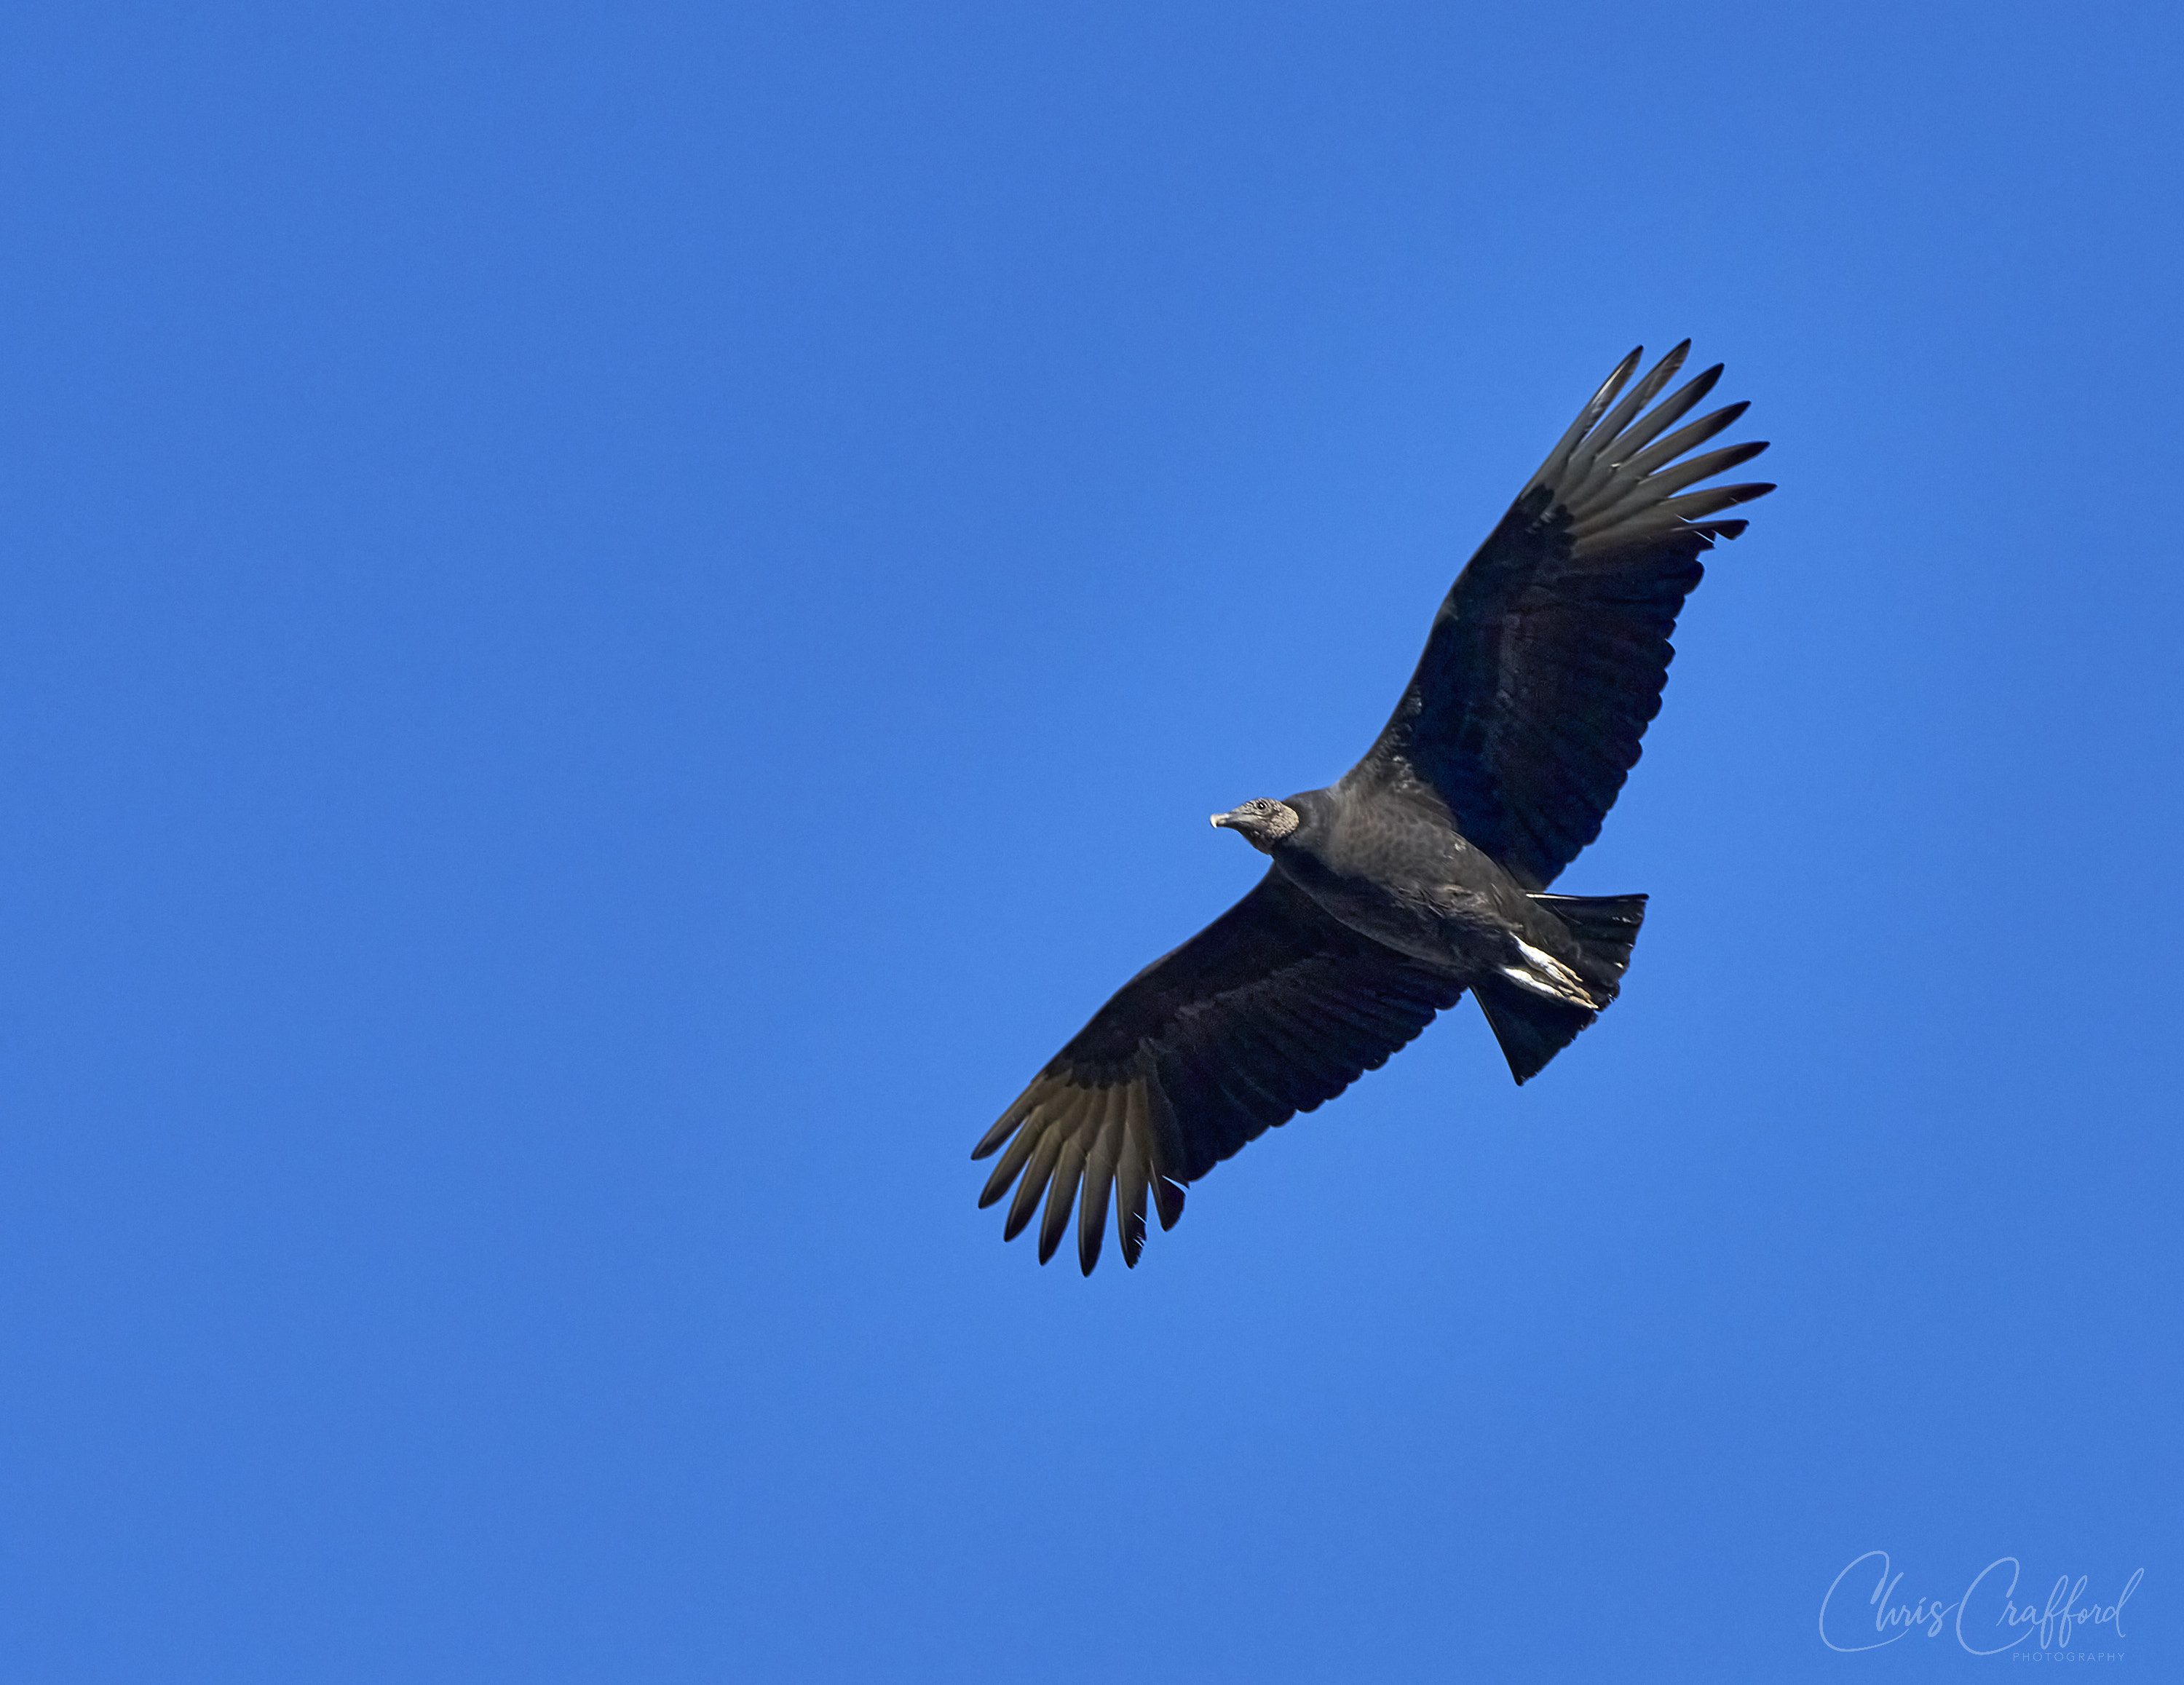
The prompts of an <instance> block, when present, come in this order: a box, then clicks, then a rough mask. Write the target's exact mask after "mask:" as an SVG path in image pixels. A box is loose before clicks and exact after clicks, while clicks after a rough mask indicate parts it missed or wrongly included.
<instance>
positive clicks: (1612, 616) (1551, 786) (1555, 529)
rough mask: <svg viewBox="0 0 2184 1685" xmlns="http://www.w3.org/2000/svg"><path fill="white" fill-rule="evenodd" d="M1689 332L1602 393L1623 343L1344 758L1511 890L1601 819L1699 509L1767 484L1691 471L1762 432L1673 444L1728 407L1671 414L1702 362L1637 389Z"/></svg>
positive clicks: (1529, 882)
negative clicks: (1501, 873) (1359, 746)
mask: <svg viewBox="0 0 2184 1685" xmlns="http://www.w3.org/2000/svg"><path fill="white" fill-rule="evenodd" d="M1690 343H1691V342H1689V341H1688V340H1686V341H1685V342H1684V343H1683V344H1682V345H1680V346H1678V347H1677V348H1675V349H1674V350H1673V351H1671V352H1670V353H1669V354H1668V355H1667V356H1666V357H1664V358H1663V359H1661V361H1660V362H1659V364H1657V365H1656V366H1655V367H1654V368H1653V370H1652V371H1651V372H1650V373H1648V374H1647V375H1646V376H1645V378H1644V379H1642V380H1641V381H1639V382H1638V383H1637V384H1636V385H1635V386H1631V388H1630V391H1629V392H1628V393H1625V394H1624V395H1623V396H1622V400H1621V402H1619V403H1618V402H1617V397H1618V394H1619V393H1622V392H1623V387H1624V384H1625V382H1627V381H1629V380H1630V376H1631V375H1632V374H1634V373H1635V371H1636V370H1637V367H1638V357H1639V353H1637V352H1635V351H1634V352H1632V353H1630V356H1628V357H1626V358H1625V359H1624V360H1623V362H1622V363H1621V364H1620V365H1619V366H1618V367H1617V369H1616V370H1615V372H1614V373H1613V374H1612V375H1609V376H1608V378H1607V384H1606V385H1604V386H1602V387H1601V389H1600V390H1599V391H1598V392H1596V393H1595V394H1594V395H1593V398H1592V401H1591V403H1588V404H1587V405H1586V406H1585V409H1583V410H1582V411H1581V412H1580V414H1579V415H1578V418H1577V420H1575V421H1574V422H1572V423H1571V424H1570V428H1569V431H1568V432H1566V433H1565V434H1563V437H1562V440H1561V442H1559V443H1558V444H1557V445H1556V447H1555V448H1554V450H1553V451H1552V453H1549V455H1548V457H1547V459H1546V462H1544V463H1542V464H1541V466H1540V471H1539V472H1538V473H1537V474H1535V475H1533V476H1532V479H1531V482H1530V484H1529V485H1528V486H1526V487H1524V491H1523V492H1521V493H1520V494H1519V495H1518V498H1517V501H1516V502H1515V503H1513V505H1511V507H1510V509H1509V512H1508V514H1506V515H1504V516H1503V517H1502V524H1501V525H1500V526H1497V527H1496V528H1495V529H1494V531H1493V533H1492V534H1491V536H1490V537H1488V539H1487V540H1486V542H1485V543H1484V544H1482V545H1480V546H1479V553H1478V554H1477V555H1475V556H1474V557H1473V558H1472V559H1471V560H1470V562H1469V563H1468V564H1467V565H1466V566H1465V568H1464V570H1463V572H1462V573H1461V574H1459V575H1458V576H1457V581H1456V583H1455V584H1454V585H1453V586H1451V587H1450V588H1449V593H1448V596H1447V598H1446V600H1445V601H1444V602H1443V603H1441V606H1440V613H1439V614H1436V615H1435V617H1434V624H1433V631H1431V633H1429V635H1428V637H1427V639H1426V648H1425V653H1424V655H1422V656H1421V657H1420V658H1419V659H1418V671H1417V672H1416V673H1415V674H1414V675H1413V676H1412V679H1411V682H1410V687H1409V688H1408V689H1407V690H1406V691H1405V692H1403V698H1402V700H1401V702H1400V703H1397V704H1396V712H1395V715H1394V717H1393V718H1391V719H1390V720H1389V721H1388V726H1387V729H1386V730H1385V731H1383V732H1381V734H1380V740H1379V742H1377V743H1375V744H1374V745H1373V749H1372V752H1371V753H1370V754H1368V755H1367V756H1366V757H1365V759H1363V760H1362V761H1360V762H1359V763H1358V764H1357V767H1356V768H1354V769H1353V770H1351V773H1350V775H1349V778H1350V780H1359V779H1362V780H1366V781H1389V780H1396V781H1400V780H1402V779H1405V778H1415V779H1417V780H1418V781H1422V782H1424V784H1426V785H1428V786H1429V787H1431V788H1432V789H1433V790H1434V791H1435V793H1437V794H1438V795H1439V796H1440V798H1441V800H1442V801H1444V802H1445V803H1446V804H1447V806H1448V809H1449V811H1450V812H1451V815H1453V816H1454V818H1455V820H1456V825H1457V829H1458V830H1459V831H1462V832H1463V835H1464V836H1465V837H1466V838H1467V839H1468V840H1469V841H1470V842H1472V843H1474V844H1476V845H1477V846H1478V847H1479V848H1482V849H1484V850H1485V852H1486V853H1487V854H1489V855H1490V856H1491V857H1492V858H1493V859H1495V860H1496V861H1498V862H1499V863H1500V864H1501V865H1502V867H1503V868H1504V869H1505V870H1507V871H1508V872H1509V873H1510V875H1511V876H1513V877H1515V878H1516V879H1517V880H1518V882H1520V883H1522V884H1523V885H1524V887H1526V888H1527V889H1535V890H1536V889H1544V888H1546V887H1547V885H1549V884H1550V883H1552V882H1553V881H1554V880H1555V876H1556V874H1557V873H1558V872H1560V871H1561V870H1562V869H1563V867H1564V866H1566V865H1568V864H1569V863H1570V861H1571V859H1573V858H1574V857H1575V855H1576V854H1577V852H1578V851H1579V850H1580V848H1584V847H1585V845H1586V844H1587V843H1591V841H1592V840H1593V839H1594V838H1595V837H1597V836H1599V835H1600V824H1601V820H1602V819H1603V818H1604V817H1605V816H1606V815H1607V809H1609V807H1610V806H1612V805H1613V803H1614V801H1615V798H1616V794H1617V792H1619V791H1620V790H1621V789H1622V787H1623V781H1624V777H1625V776H1628V774H1629V773H1630V769H1631V767H1632V766H1633V765H1635V764H1636V762H1637V759H1638V740H1639V739H1640V737H1642V736H1643V735H1644V734H1645V731H1646V725H1647V723H1648V722H1649V721H1650V720H1652V718H1653V715H1655V714H1656V713H1658V711H1659V709H1660V706H1661V688H1662V687H1663V685H1664V684H1665V683H1666V682H1667V681H1668V676H1669V657H1670V656H1671V655H1672V654H1673V653H1674V651H1673V650H1671V649H1670V648H1669V633H1670V632H1671V631H1674V629H1675V625H1676V616H1677V614H1679V613H1680V611H1681V610H1682V609H1683V606H1684V599H1685V597H1687V596H1689V595H1690V594H1691V588H1692V587H1694V586H1696V585H1697V583H1698V581H1699V575H1700V572H1701V569H1700V566H1699V557H1700V555H1701V554H1702V553H1703V552H1705V551H1708V550H1710V549H1712V548H1713V546H1714V542H1715V541H1716V540H1718V539H1725V538H1734V537H1736V536H1737V535H1738V534H1739V533H1741V532H1742V531H1744V526H1745V523H1744V522H1743V521H1741V520H1719V519H1717V518H1716V517H1718V516H1719V514H1721V512H1722V511H1723V510H1724V509H1732V508H1734V507H1735V506H1736V505H1737V504H1739V503H1747V502H1749V501H1750V500H1751V499H1752V498H1758V497H1761V496H1763V495H1764V494H1766V493H1767V492H1771V491H1773V490H1774V489H1775V488H1774V487H1772V486H1770V485H1764V484H1746V485H1735V486H1708V485H1705V484H1704V483H1703V482H1704V481H1708V480H1711V479H1712V478H1713V477H1714V476H1715V475H1719V474H1722V473H1724V472H1726V471H1727V470H1730V469H1732V468H1734V467H1736V465H1737V464H1740V463H1742V462H1747V461H1749V460H1750V459H1752V457H1755V456H1757V455H1758V453H1760V452H1761V451H1763V450H1764V449H1766V448H1767V447H1766V446H1765V445H1764V444H1762V443H1752V444H1741V445H1730V446H1729V447H1727V448H1724V449H1720V450H1713V451H1708V452H1706V453H1703V454H1702V455H1699V456H1686V454H1685V453H1687V452H1689V451H1691V450H1692V449H1694V448H1697V446H1699V445H1701V444H1702V443H1704V442H1706V441H1707V440H1708V439H1710V438H1712V437H1713V436H1714V435H1715V434H1716V433H1718V432H1719V431H1721V430H1722V429H1723V428H1724V427H1726V426H1728V425H1730V423H1732V422H1734V421H1735V420H1736V419H1737V418H1738V417H1739V416H1741V415H1742V414H1744V410H1745V406H1744V405H1743V404H1741V403H1732V404H1730V405H1729V406H1728V407H1727V408H1726V409H1718V410H1715V411H1714V412H1713V414H1709V415H1705V416H1702V417H1701V418H1700V419H1699V420H1696V421H1692V422H1690V423H1688V424H1686V425H1682V426H1678V425H1677V424H1678V423H1679V422H1680V421H1682V420H1683V418H1684V416H1685V414H1688V413H1689V412H1690V411H1691V409H1693V408H1694V407H1695V406H1696V405H1697V403H1698V402H1699V400H1700V399H1701V398H1704V397H1705V396H1706V395H1707V393H1708V392H1710V391H1711V390H1713V384H1714V382H1715V381H1716V380H1717V379H1719V377H1720V375H1721V365H1720V364H1715V365H1714V366H1713V368H1711V369H1709V370H1707V371H1706V372H1705V373H1704V374H1702V375H1699V376H1697V378H1696V379H1694V380H1692V381H1688V382H1686V383H1685V385H1684V386H1680V387H1679V388H1678V389H1677V390H1676V391H1675V392H1671V393H1669V396H1668V397H1667V398H1662V399H1661V401H1660V402H1659V403H1654V402H1653V400H1654V399H1655V398H1658V397H1659V396H1660V393H1661V392H1662V391H1663V388H1664V387H1666V386H1667V385H1668V384H1669V381H1670V380H1671V379H1672V378H1674V375H1675V374H1676V371H1677V370H1678V369H1679V368H1680V366H1681V365H1682V364H1683V360H1684V355H1685V352H1686V351H1687V350H1689V348H1690ZM1649 404H1651V405H1652V408H1651V409H1648V408H1647V406H1648V405H1649ZM1611 406H1612V407H1611Z"/></svg>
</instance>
